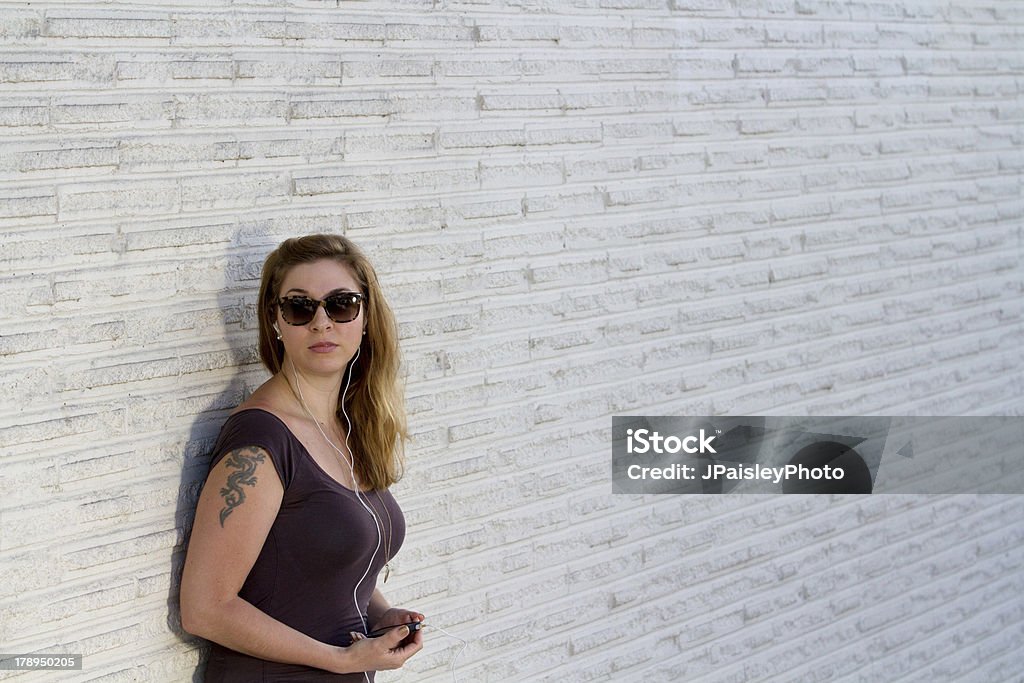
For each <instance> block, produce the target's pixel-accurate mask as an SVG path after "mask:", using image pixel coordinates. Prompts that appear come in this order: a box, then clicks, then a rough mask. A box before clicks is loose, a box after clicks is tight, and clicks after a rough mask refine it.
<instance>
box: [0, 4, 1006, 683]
mask: <svg viewBox="0 0 1024 683" xmlns="http://www.w3.org/2000/svg"><path fill="white" fill-rule="evenodd" d="M337 5H338V6H334V5H328V4H327V3H321V2H311V1H308V0H294V1H292V0H284V1H283V2H274V3H266V2H255V1H254V2H250V3H237V4H236V3H230V2H220V3H215V2H210V3H175V2H173V0H172V1H171V2H159V3H158V2H153V1H150V0H139V2H135V3H126V2H118V3H103V2H75V3H67V4H66V5H62V4H60V3H49V2H31V3H29V2H3V3H0V138H2V146H0V228H2V230H3V246H2V252H0V266H2V268H0V320H2V330H0V363H2V365H0V368H2V370H0V371H2V377H3V387H4V391H3V398H2V399H0V401H2V403H0V405H2V408H3V410H2V411H0V429H2V432H0V448H2V461H0V462H2V479H0V501H2V502H0V568H2V576H3V581H0V650H2V651H4V652H19V651H32V650H40V649H42V650H53V651H55V650H65V651H71V652H76V651H77V652H83V653H85V655H86V658H85V668H84V670H83V671H82V672H81V674H79V675H76V676H66V677H65V676H62V677H61V678H60V680H73V681H104V682H110V683H113V682H120V681H186V680H192V675H193V672H194V671H195V669H196V665H197V662H198V661H199V659H200V657H201V647H200V644H199V643H198V642H196V641H193V640H191V639H189V638H187V637H184V636H183V634H182V633H181V631H180V627H179V619H178V614H177V609H176V603H177V584H178V577H179V572H180V569H181V563H182V548H183V541H184V538H185V535H186V533H187V529H188V527H189V524H190V519H191V514H192V510H193V507H194V504H195V500H196V496H197V492H198V487H199V485H200V482H201V476H202V473H203V472H204V470H205V466H206V457H205V456H206V452H207V449H208V448H209V447H210V446H211V444H212V439H213V438H214V436H215V435H216V432H217V429H218V428H219V425H220V423H221V422H222V420H223V418H224V416H225V414H226V412H227V411H228V410H229V409H230V408H231V407H233V406H234V405H236V404H237V403H238V402H239V401H240V400H241V399H242V398H243V396H244V395H245V393H246V392H247V391H249V390H251V389H252V388H253V387H255V386H256V385H258V384H259V383H260V382H261V381H262V380H263V378H264V376H263V373H262V371H261V370H260V369H259V367H258V365H257V364H256V363H255V362H254V361H255V353H254V347H253V341H254V337H255V318H254V311H253V301H254V298H255V288H256V286H257V279H258V274H259V266H260V263H261V260H262V258H263V256H264V255H265V254H266V252H267V251H268V250H269V249H270V248H271V246H272V245H274V244H276V243H277V242H278V241H280V240H281V239H283V238H285V237H287V236H291V235H295V234H299V233H306V232H311V231H322V230H336V231H344V232H345V233H346V234H348V235H350V236H351V237H353V238H354V239H356V240H357V241H358V242H360V243H361V244H363V245H364V246H365V247H367V248H368V250H369V251H370V252H371V253H372V255H373V257H374V259H375V261H376V263H377V264H378V268H379V270H380V271H381V273H382V274H383V277H384V280H385V282H386V285H387V287H388V289H389V291H390V293H391V297H392V299H393V301H394V303H395V304H396V307H397V311H398V315H399V318H400V320H401V325H402V333H403V337H404V348H405V353H406V367H407V369H408V385H409V387H408V388H409V410H410V413H411V419H412V427H413V430H414V432H415V435H416V442H415V445H414V447H413V448H412V450H411V453H410V456H411V462H410V471H409V474H408V476H407V477H406V479H405V480H404V481H403V482H402V483H401V484H400V486H399V487H398V488H399V490H398V492H397V493H398V494H399V498H400V501H401V502H402V504H403V506H404V508H405V511H406V514H407V517H408V520H409V522H410V528H409V536H408V543H407V545H406V547H405V549H404V550H403V552H402V554H401V556H400V562H398V563H397V568H396V572H395V573H394V574H393V576H392V579H391V581H390V582H389V583H388V586H387V589H388V593H389V595H390V596H391V597H392V598H393V599H394V600H396V601H397V602H399V603H400V604H408V605H410V606H415V607H417V608H419V609H421V610H422V611H424V612H425V613H427V614H428V615H429V616H430V619H431V620H432V621H435V622H436V623H438V624H439V625H442V626H444V627H446V628H449V629H451V630H453V631H454V632H456V633H457V634H460V635H462V636H464V637H467V638H471V639H472V643H471V644H470V646H469V647H468V649H467V650H466V652H465V654H464V655H463V657H462V659H461V660H460V665H459V680H461V681H465V682H473V681H644V682H658V681H674V680H687V681H698V682H700V683H712V682H714V683H719V682H720V683H726V682H740V681H768V680H771V681H801V682H803V681H826V680H850V681H896V680H899V681H900V682H901V683H910V682H913V681H927V682H933V681H946V680H958V681H986V682H987V681H1019V680H1021V679H1020V676H1021V672H1022V671H1024V658H1022V656H1021V654H1020V652H1021V651H1022V650H1024V598H1022V597H1021V596H1022V595H1024V571H1022V570H1021V569H1020V567H1021V566H1024V501H1021V500H1020V498H1019V497H1014V496H1007V497H1000V496H989V497H973V496H953V497H915V496H888V497H883V496H877V497H872V498H856V497H835V498H826V497H813V498H805V497H771V498H762V497H734V498H728V499H725V498H704V497H697V496H694V497H687V498H679V497H673V496H664V497H653V496H652V497H626V496H622V497H612V496H611V495H610V493H609V492H610V480H609V476H610V466H609V462H610V447H609V442H608V436H609V433H610V426H611V420H610V416H611V415H613V414H621V413H638V414H642V413H648V414H659V413H660V414H685V413H691V414H785V413H814V414H865V413H883V414H1020V413H1021V410H1022V402H1021V398H1022V396H1024V373H1022V369H1024V351H1022V349H1024V344H1022V336H1024V335H1022V324H1021V307H1022V303H1021V302H1022V300H1024V298H1022V297H1021V290H1022V288H1024V277H1022V262H1021V260H1022V259H1021V257H1022V246H1021V245H1022V228H1021V225H1022V221H1021V218H1022V216H1024V197H1022V191H1021V185H1022V172H1024V154H1022V149H1021V148H1022V142H1024V99H1022V91H1024V85H1022V84H1024V49H1022V48H1024V7H1022V5H1021V4H1020V3H1019V2H1016V1H1015V0H955V1H953V2H948V3H946V2H943V3H936V2H931V1H924V0H888V1H887V2H866V1H865V2H859V1H843V2H840V1H832V0H787V1H785V2H783V1H781V0H573V1H572V2H569V1H568V0H533V1H531V2H526V3H519V2H511V1H503V0H491V1H490V2H487V1H483V0H481V1H477V2H469V1H463V2H460V1H458V0H451V1H446V2H441V3H437V2H434V1H433V0H429V1H428V0H421V1H419V2H417V1H415V0H408V1H406V2H402V3H392V2H384V1H383V0H370V1H368V2H360V3H354V2H352V3H350V2H339V3H337ZM455 651H456V646H455V644H454V643H453V642H452V641H449V640H446V639H444V638H442V637H440V636H439V635H434V636H430V637H429V639H428V646H427V648H426V650H425V651H424V652H423V653H422V654H420V655H418V656H417V657H416V658H415V659H413V660H411V661H410V663H409V665H408V667H407V669H406V670H405V671H404V672H400V673H391V674H386V675H381V676H380V679H381V680H382V681H396V682H397V681H414V680H415V681H421V680H422V681H447V680H450V677H449V674H448V672H447V665H448V661H449V659H450V657H451V655H452V654H453V653H454V652H455ZM7 678H13V679H16V680H18V681H26V682H29V681H43V680H55V678H56V677H55V676H53V675H48V674H45V673H27V674H20V675H14V674H10V673H6V674H0V679H4V680H6V679H7Z"/></svg>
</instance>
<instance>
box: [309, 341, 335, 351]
mask: <svg viewBox="0 0 1024 683" xmlns="http://www.w3.org/2000/svg"><path fill="white" fill-rule="evenodd" d="M336 348H338V345H337V344H332V343H330V342H318V343H316V344H313V345H312V346H310V347H309V350H310V351H312V352H313V353H330V352H331V351H333V350H334V349H336Z"/></svg>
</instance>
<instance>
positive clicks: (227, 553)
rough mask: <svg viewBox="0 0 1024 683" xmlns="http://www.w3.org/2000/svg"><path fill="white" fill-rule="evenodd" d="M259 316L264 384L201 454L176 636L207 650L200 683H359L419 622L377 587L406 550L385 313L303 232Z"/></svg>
mask: <svg viewBox="0 0 1024 683" xmlns="http://www.w3.org/2000/svg"><path fill="white" fill-rule="evenodd" d="M258 318H259V335H260V336H259V350H260V357H261V358H262V360H263V364H264V365H265V366H266V367H267V369H268V370H270V372H271V373H272V374H273V377H271V378H270V379H269V380H268V381H267V382H266V383H265V384H263V385H262V386H260V387H259V389H257V390H256V391H255V392H253V394H252V396H250V397H249V399H248V400H246V401H245V402H243V403H242V404H241V405H240V406H239V407H238V408H237V409H236V410H235V411H234V412H233V413H232V414H231V415H230V416H229V417H228V419H227V421H226V422H225V424H224V426H223V428H222V429H221V433H220V436H219V438H218V440H217V444H216V445H215V447H214V452H213V459H212V461H211V464H210V472H209V476H208V478H207V480H206V485H205V486H204V488H203V491H202V494H201V495H200V498H199V504H198V506H197V508H196V518H195V524H194V526H193V529H192V536H191V539H190V541H189V547H188V555H187V557H186V560H185V568H184V573H183V575H182V580H181V620H182V626H183V627H184V628H185V630H186V631H188V632H190V633H193V634H195V635H198V636H202V637H204V638H206V639H208V640H211V641H213V649H212V651H211V654H210V659H209V662H208V663H207V669H206V681H207V683H214V682H215V681H218V682H219V681H245V682H247V683H249V682H252V681H339V682H345V681H350V682H352V683H355V682H357V681H371V680H372V679H373V673H372V672H373V671H377V670H381V669H394V668H398V667H400V666H402V664H403V663H404V662H405V661H406V660H407V659H408V658H409V657H411V656H412V655H413V654H415V653H416V652H417V651H419V650H420V649H421V648H422V647H423V643H422V635H421V633H420V632H419V631H418V630H415V629H414V632H412V633H410V630H409V627H408V626H406V624H408V623H410V622H421V621H422V620H423V619H424V616H423V615H422V614H421V613H419V612H416V611H412V610H405V609H398V608H394V607H391V606H390V605H389V604H388V602H387V600H386V599H385V598H384V596H383V595H382V594H381V592H380V591H379V590H378V589H377V588H376V583H377V576H378V573H379V572H380V571H381V569H382V568H384V567H385V565H386V563H387V562H388V561H390V560H391V558H392V557H393V556H394V554H395V553H396V552H397V551H398V548H399V547H400V546H401V544H402V541H403V539H404V537H405V521H404V517H403V516H402V513H401V510H400V509H399V508H398V505H397V503H396V502H395V500H394V498H393V497H392V496H391V494H390V493H389V491H388V487H389V486H390V485H391V484H393V483H394V482H395V481H397V480H398V478H399V476H400V474H401V459H400V452H399V449H400V447H401V444H402V443H403V442H404V439H405V437H406V430H405V417H404V411H403V406H402V395H401V391H400V389H399V385H398V378H397V374H398V335H397V329H396V325H395V321H394V316H393V314H392V313H391V310H390V308H389V307H388V305H387V302H386V301H385V300H384V297H383V296H382V294H381V290H380V285H379V284H378V282H377V276H376V274H375V273H374V270H373V267H372V266H371V265H370V263H369V261H368V260H367V259H366V257H365V256H364V255H363V254H362V253H361V252H360V251H359V250H358V248H356V247H355V245H353V244H352V243H351V242H350V241H348V240H347V239H345V238H344V237H340V236H337V235H311V236H307V237H301V238H295V239H289V240H285V241H284V242H283V243H281V245H280V246H279V247H278V248H277V249H276V250H274V251H273V252H272V253H271V254H270V255H269V256H268V257H267V260H266V262H265V263H264V265H263V276H262V282H261V283H260V293H259V302H258ZM384 579H385V580H386V579H387V570H386V569H385V576H384ZM389 626H394V627H396V628H391V629H390V630H388V631H386V632H385V633H384V635H382V636H380V637H374V638H366V637H364V634H367V633H369V632H370V631H372V630H375V629H381V628H383V627H389ZM363 672H366V673H363Z"/></svg>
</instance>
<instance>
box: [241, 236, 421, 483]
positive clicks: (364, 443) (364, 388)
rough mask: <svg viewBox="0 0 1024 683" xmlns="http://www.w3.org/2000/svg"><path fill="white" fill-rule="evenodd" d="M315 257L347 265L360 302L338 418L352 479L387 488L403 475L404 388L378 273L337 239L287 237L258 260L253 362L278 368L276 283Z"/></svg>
mask: <svg viewBox="0 0 1024 683" xmlns="http://www.w3.org/2000/svg"><path fill="white" fill-rule="evenodd" d="M322 259H329V260H332V261H337V262H338V263H341V264H343V265H345V266H348V267H349V269H351V271H352V274H353V275H354V276H355V278H356V281H357V282H358V283H359V286H360V288H361V289H362V293H363V296H365V297H366V299H365V300H364V302H363V316H364V319H365V321H366V328H365V329H366V335H365V336H364V337H363V338H362V342H361V345H360V350H359V357H358V358H357V359H356V362H355V366H354V367H353V368H352V369H351V372H352V379H351V382H350V384H349V388H348V392H347V394H346V395H344V396H339V401H338V417H339V418H340V417H341V409H342V407H344V409H345V411H346V412H347V413H348V416H349V418H350V419H351V420H352V433H351V435H350V437H349V445H350V446H351V448H352V453H353V454H354V456H355V457H354V461H355V462H354V466H355V471H356V476H357V478H358V479H359V481H360V482H361V483H362V484H363V485H364V486H370V487H371V488H374V489H386V488H388V487H389V486H391V484H394V483H395V482H396V481H398V480H399V479H400V478H401V476H402V467H403V454H404V446H405V441H406V439H407V438H408V436H409V435H408V432H407V430H406V421H405V405H404V395H403V388H402V386H401V383H400V382H399V379H398V369H399V364H400V362H401V356H400V353H399V348H398V325H397V324H396V322H395V315H394V313H392V311H391V307H390V306H389V305H388V302H387V300H386V299H385V298H384V293H383V292H382V291H381V287H380V283H379V282H378V280H377V273H376V272H375V271H374V270H373V266H372V265H371V264H370V261H369V259H367V258H366V256H365V255H364V254H363V252H362V251H360V249H359V247H357V246H356V245H355V244H354V243H353V242H352V241H351V240H349V239H347V238H345V237H342V236H341V235H306V236H304V237H293V238H291V239H287V240H285V241H284V242H282V243H281V244H280V245H278V247H277V249H275V250H274V251H272V252H270V255H268V256H267V260H266V261H264V263H263V275H262V278H261V281H260V293H259V302H258V308H259V313H258V317H259V334H260V337H259V350H260V358H261V359H262V361H263V365H265V366H266V368H267V369H268V370H269V371H270V372H271V373H274V374H277V373H278V372H280V371H281V362H282V360H283V358H284V345H283V344H282V343H281V341H280V340H278V339H277V334H276V333H275V332H274V329H273V324H274V321H275V320H276V315H277V302H278V299H279V298H280V296H281V294H280V292H281V283H282V282H283V281H284V278H285V276H286V275H287V273H288V271H289V270H290V269H291V268H292V267H293V266H297V265H299V264H302V263H311V262H313V261H319V260H322ZM341 391H342V392H344V391H345V390H344V388H342V390H341Z"/></svg>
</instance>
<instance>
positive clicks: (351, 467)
mask: <svg viewBox="0 0 1024 683" xmlns="http://www.w3.org/2000/svg"><path fill="white" fill-rule="evenodd" d="M361 346H362V345H360V346H357V347H356V353H355V355H354V356H353V357H352V360H350V361H349V363H348V372H347V373H346V374H347V378H346V380H345V389H344V391H342V392H341V414H342V415H344V416H345V450H347V451H348V452H349V455H345V452H344V451H342V450H341V449H340V448H338V447H337V446H335V445H334V442H333V441H331V440H330V438H329V437H328V436H327V433H326V432H324V430H323V428H321V427H320V422H319V421H318V420H317V419H316V418H315V417H313V413H312V412H311V411H310V410H309V406H307V405H306V399H305V398H304V397H303V396H302V387H300V386H299V378H298V373H297V372H296V370H295V363H294V362H293V361H292V359H291V358H288V362H289V363H291V366H292V378H293V379H294V381H295V390H296V393H297V394H298V399H299V403H300V404H302V409H303V410H305V411H306V414H307V415H309V419H310V420H312V421H313V424H314V425H316V428H317V431H319V432H320V435H321V436H322V437H324V441H326V442H327V444H328V445H329V446H330V447H331V448H333V449H334V450H336V451H337V452H338V454H339V455H341V457H342V459H343V460H344V461H345V462H346V463H348V471H349V476H350V477H351V478H352V492H353V493H355V495H356V500H357V501H359V504H360V505H361V506H362V507H363V509H364V510H366V512H367V514H369V515H370V517H371V518H372V519H373V527H374V529H376V530H377V547H375V548H374V549H373V554H372V555H370V560H369V562H367V563H366V569H365V570H364V571H363V575H362V576H361V577H359V580H358V581H356V585H355V587H354V588H353V589H352V604H353V605H354V606H355V608H356V614H358V615H359V621H360V622H361V623H362V625H363V633H364V634H366V633H369V632H370V629H369V626H367V624H366V617H365V616H363V610H361V609H360V608H359V596H358V592H359V586H361V585H362V584H363V581H364V580H365V579H366V577H367V575H368V574H369V573H370V568H371V567H372V566H373V560H374V558H376V557H377V551H378V550H380V546H381V543H382V539H381V523H380V521H379V520H378V519H377V515H376V514H374V512H373V510H372V509H370V506H369V505H367V504H366V502H365V501H364V500H363V497H362V496H361V495H360V494H359V482H357V481H356V471H355V458H354V456H352V455H351V454H352V451H351V449H350V448H349V445H348V439H349V435H350V434H351V433H352V420H351V419H350V418H349V416H348V412H347V411H346V410H345V397H346V396H347V395H348V388H349V385H350V384H351V383H352V368H353V367H355V364H356V360H358V359H359V351H360V348H361ZM363 677H364V678H365V679H366V683H370V676H369V674H367V673H366V672H365V671H364V672H363Z"/></svg>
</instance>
